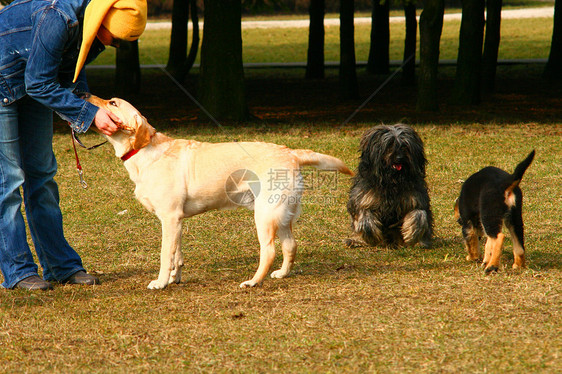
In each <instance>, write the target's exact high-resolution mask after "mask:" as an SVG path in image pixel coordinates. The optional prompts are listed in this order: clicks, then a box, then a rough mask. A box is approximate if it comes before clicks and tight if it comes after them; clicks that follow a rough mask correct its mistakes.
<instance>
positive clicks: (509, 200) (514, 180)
mask: <svg viewBox="0 0 562 374" xmlns="http://www.w3.org/2000/svg"><path fill="white" fill-rule="evenodd" d="M533 158H535V150H534V149H533V150H532V151H531V153H529V155H528V156H527V158H525V159H524V160H523V161H521V162H520V163H519V165H517V166H516V167H515V171H514V172H513V174H511V181H510V182H511V183H510V184H509V186H508V187H507V188H506V189H505V192H504V196H505V203H506V204H507V205H508V206H515V204H516V199H515V195H514V194H513V190H514V189H515V188H516V187H517V186H519V183H520V182H521V179H522V178H523V174H525V171H526V170H527V168H528V167H529V165H531V162H533Z"/></svg>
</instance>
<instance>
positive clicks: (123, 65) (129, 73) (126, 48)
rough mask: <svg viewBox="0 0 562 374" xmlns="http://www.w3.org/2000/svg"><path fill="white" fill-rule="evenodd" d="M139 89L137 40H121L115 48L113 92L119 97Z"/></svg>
mask: <svg viewBox="0 0 562 374" xmlns="http://www.w3.org/2000/svg"><path fill="white" fill-rule="evenodd" d="M140 89H141V71H140V61H139V43H138V40H135V41H134V42H128V41H125V40H122V41H121V42H120V43H119V47H118V48H117V53H116V58H115V92H116V93H117V95H119V96H121V97H127V96H128V95H130V94H136V93H139V92H140Z"/></svg>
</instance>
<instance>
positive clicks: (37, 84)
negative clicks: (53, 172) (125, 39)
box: [0, 0, 104, 133]
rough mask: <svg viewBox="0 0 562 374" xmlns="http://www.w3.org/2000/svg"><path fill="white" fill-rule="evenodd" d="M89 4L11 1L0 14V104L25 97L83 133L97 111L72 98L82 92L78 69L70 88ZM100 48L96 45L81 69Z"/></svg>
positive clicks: (83, 83) (85, 88)
mask: <svg viewBox="0 0 562 374" xmlns="http://www.w3.org/2000/svg"><path fill="white" fill-rule="evenodd" d="M89 2H90V0H15V1H14V2H12V3H11V4H10V5H8V6H6V7H5V8H3V9H2V10H0V104H1V105H3V106H7V105H10V104H12V103H14V102H15V101H16V100H18V99H21V98H22V97H24V96H25V95H29V96H30V97H32V98H33V99H35V100H36V101H38V102H40V103H41V104H43V105H45V106H46V107H49V108H51V109H52V110H54V111H55V112H57V113H58V115H59V116H60V117H61V118H63V119H64V120H66V121H68V122H70V125H71V126H72V128H73V129H74V130H75V131H77V132H79V133H82V132H85V131H86V130H87V129H88V128H89V127H90V125H91V124H92V122H93V120H94V117H95V114H96V112H97V111H98V108H97V107H96V106H95V105H93V104H91V103H89V102H86V101H84V100H83V99H81V98H80V97H78V96H77V95H76V94H74V93H73V91H74V92H88V85H87V83H86V75H85V71H84V69H82V71H81V72H80V76H79V78H78V80H77V82H76V83H72V78H73V75H74V69H75V67H76V61H77V59H78V51H79V48H80V42H81V40H82V24H83V22H82V21H83V18H84V10H85V8H86V5H88V3H89ZM103 49H104V46H103V45H102V44H101V43H100V42H99V41H98V40H97V39H96V41H95V42H94V44H93V45H92V47H91V49H90V53H89V54H88V59H87V60H86V63H88V62H90V61H92V60H93V59H94V58H95V57H96V56H97V55H98V54H99V53H100V52H101V51H102V50H103Z"/></svg>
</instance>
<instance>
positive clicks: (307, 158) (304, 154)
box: [291, 149, 353, 175]
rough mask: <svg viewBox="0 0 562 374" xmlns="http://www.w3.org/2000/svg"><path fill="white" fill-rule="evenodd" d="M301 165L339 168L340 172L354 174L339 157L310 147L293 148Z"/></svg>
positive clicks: (324, 168) (329, 168)
mask: <svg viewBox="0 0 562 374" xmlns="http://www.w3.org/2000/svg"><path fill="white" fill-rule="evenodd" d="M291 153H292V154H293V156H295V157H296V158H297V160H298V162H299V165H300V166H314V167H315V168H317V169H320V170H337V171H339V172H340V173H344V174H347V175H353V172H352V171H351V170H349V168H348V167H347V166H346V165H345V164H344V163H343V161H342V160H340V159H339V158H335V157H332V156H328V155H325V154H322V153H317V152H314V151H311V150H308V149H291Z"/></svg>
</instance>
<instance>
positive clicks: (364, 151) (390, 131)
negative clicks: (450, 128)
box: [359, 125, 426, 182]
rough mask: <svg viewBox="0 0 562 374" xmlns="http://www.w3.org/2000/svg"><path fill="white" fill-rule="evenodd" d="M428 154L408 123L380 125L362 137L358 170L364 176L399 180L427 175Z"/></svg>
mask: <svg viewBox="0 0 562 374" xmlns="http://www.w3.org/2000/svg"><path fill="white" fill-rule="evenodd" d="M425 164H426V159H425V154H424V150H423V143H422V141H421V139H420V137H419V136H418V134H417V133H416V132H415V131H414V130H412V129H411V128H410V127H408V126H404V125H395V126H384V125H381V126H377V127H374V128H373V129H371V130H369V131H368V132H367V133H365V135H363V138H362V140H361V161H360V165H359V173H360V174H361V175H362V176H363V177H364V178H369V179H383V178H384V179H385V180H386V181H387V182H390V181H394V182H400V181H403V180H405V179H412V178H420V177H421V178H424V177H425Z"/></svg>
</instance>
